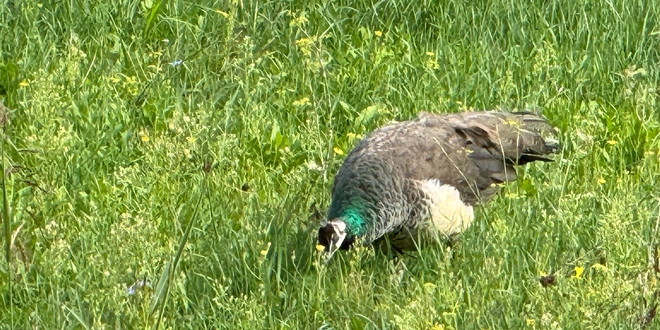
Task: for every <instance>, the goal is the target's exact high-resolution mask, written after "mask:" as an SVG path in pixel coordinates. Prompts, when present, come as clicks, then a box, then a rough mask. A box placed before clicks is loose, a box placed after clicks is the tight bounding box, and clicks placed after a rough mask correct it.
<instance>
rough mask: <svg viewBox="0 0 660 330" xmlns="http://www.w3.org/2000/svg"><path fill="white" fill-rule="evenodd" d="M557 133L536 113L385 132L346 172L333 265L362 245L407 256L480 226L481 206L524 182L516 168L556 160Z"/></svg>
mask: <svg viewBox="0 0 660 330" xmlns="http://www.w3.org/2000/svg"><path fill="white" fill-rule="evenodd" d="M551 134H556V132H555V131H554V129H553V128H552V127H551V126H550V125H549V124H548V123H547V122H546V121H545V120H544V119H543V118H541V117H539V116H537V115H534V114H532V113H530V112H515V113H504V112H492V111H489V112H466V113H461V114H447V115H434V114H429V113H421V114H420V115H419V116H418V118H417V119H414V120H410V121H405V122H399V123H395V124H390V125H387V126H384V127H382V128H379V129H377V130H375V131H373V132H372V133H371V134H369V135H368V136H366V137H365V138H364V139H362V140H361V141H360V142H359V143H358V144H357V146H356V147H355V148H354V149H353V150H352V151H351V152H350V153H349V154H348V156H347V157H346V160H345V161H344V163H343V164H342V166H341V167H340V168H339V171H338V172H337V175H336V176H335V180H334V186H333V189H332V203H331V205H330V209H329V211H328V216H327V220H325V221H323V222H322V223H321V227H320V228H319V231H318V242H319V244H320V245H322V246H324V248H325V250H326V251H328V252H329V255H328V258H329V257H330V256H332V254H333V253H334V252H335V251H337V250H338V249H348V248H349V247H350V246H351V245H352V244H353V243H354V242H355V240H356V239H358V238H360V239H361V242H362V243H363V244H365V245H368V244H374V243H379V244H377V245H380V246H383V245H386V246H387V247H391V248H393V249H394V250H396V251H404V250H413V249H415V248H416V244H417V243H418V242H419V240H418V238H421V239H422V240H424V239H428V238H431V239H442V238H446V237H450V236H454V235H455V234H458V233H460V232H462V231H463V230H465V229H466V228H468V226H469V225H470V223H471V222H472V221H473V219H474V213H473V205H475V204H479V203H484V202H487V201H488V200H490V199H491V198H492V197H493V196H494V195H495V194H496V193H497V192H498V191H499V188H500V186H501V184H502V183H505V182H510V181H513V180H516V170H515V169H514V165H523V164H526V163H529V162H533V161H537V160H538V161H550V160H551V159H550V158H548V157H547V156H548V155H550V154H552V153H556V152H557V151H558V150H559V145H558V144H556V143H555V142H551V140H550V139H549V138H548V139H547V141H546V140H545V139H544V136H549V135H551ZM381 243H385V244H381Z"/></svg>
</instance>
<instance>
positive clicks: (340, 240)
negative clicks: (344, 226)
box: [325, 235, 344, 264]
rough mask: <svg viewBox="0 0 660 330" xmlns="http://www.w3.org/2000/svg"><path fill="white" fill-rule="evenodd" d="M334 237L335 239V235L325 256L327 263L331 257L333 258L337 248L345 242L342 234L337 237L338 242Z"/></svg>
mask: <svg viewBox="0 0 660 330" xmlns="http://www.w3.org/2000/svg"><path fill="white" fill-rule="evenodd" d="M333 236H334V235H333ZM334 239H335V237H333V241H332V243H330V246H329V247H328V253H327V254H326V256H325V263H326V264H327V263H328V262H330V258H332V256H333V255H334V254H335V252H337V250H339V247H340V246H341V244H342V243H343V242H344V237H342V236H339V237H336V239H337V241H336V242H335V241H334Z"/></svg>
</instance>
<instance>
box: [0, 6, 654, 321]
mask: <svg viewBox="0 0 660 330" xmlns="http://www.w3.org/2000/svg"><path fill="white" fill-rule="evenodd" d="M0 31H1V32H0V94H1V95H2V98H4V107H2V110H3V113H6V114H7V116H8V118H9V121H8V122H7V123H6V125H4V126H3V127H4V131H3V132H4V134H3V140H2V152H3V157H4V160H3V163H4V167H3V168H4V172H3V173H4V179H3V182H4V185H5V193H6V199H7V204H5V205H8V208H7V207H4V212H3V213H2V214H3V216H2V221H3V226H2V228H3V229H2V230H3V231H4V233H3V235H2V237H3V247H4V246H8V247H9V253H6V254H5V258H3V261H2V262H1V263H0V287H2V289H1V290H0V292H2V295H1V297H0V328H2V329H10V328H11V329H28V328H30V329H54V328H60V329H109V328H114V329H140V328H158V327H160V328H163V329H175V328H176V329H180V328H192V329H223V328H226V329H271V328H286V329H290V328H292V329H310V328H322V329H329V328H335V329H346V328H352V329H363V328H364V329H380V328H382V329H431V328H432V329H520V328H529V329H560V328H561V329H640V328H641V329H652V328H655V327H658V326H659V325H660V321H658V320H657V318H654V317H653V316H654V313H655V310H656V308H657V305H658V304H659V303H660V301H659V300H660V297H659V295H660V287H659V283H658V282H659V280H660V271H659V270H658V250H659V249H660V243H659V240H658V237H659V233H658V231H659V229H658V223H659V221H660V220H659V219H660V211H659V204H660V203H659V201H660V189H659V188H658V187H660V184H659V183H658V181H659V180H660V158H659V157H660V156H659V155H660V137H659V136H660V110H658V109H660V69H659V64H660V3H658V2H657V1H650V0H633V1H628V2H625V3H624V2H612V1H602V0H601V1H599V0H596V1H566V0H554V1H552V0H551V1H544V2H540V1H536V2H528V1H522V2H516V1H502V0H496V1H452V2H449V1H438V2H436V1H417V2H408V1H396V0H391V1H388V0H384V1H380V2H366V1H358V2H350V1H334V2H332V1H310V2H307V1H298V0H290V1H269V2H258V1H254V2H253V1H238V0H229V1H206V0H203V1H198V2H188V1H134V0H121V1H118V2H116V3H112V4H110V3H109V2H102V1H86V2H82V1H66V2H55V1H51V2H49V1H44V2H42V3H39V2H36V1H31V0H26V1H3V2H2V5H1V6H0ZM498 107H500V108H506V109H525V108H534V109H538V110H540V111H541V112H542V113H543V114H544V115H545V116H546V117H547V118H548V119H549V120H550V121H551V122H552V123H553V124H554V125H556V126H557V127H558V129H559V130H560V131H561V136H560V138H561V142H562V144H563V145H564V151H563V153H562V154H561V155H559V156H558V157H557V161H556V162H554V163H548V164H534V165H530V166H527V167H525V168H524V169H522V170H521V172H522V173H523V175H522V178H521V179H520V180H519V181H518V182H517V183H516V184H513V185H510V186H508V187H507V188H506V189H505V190H504V191H503V193H502V194H501V196H500V197H498V198H497V199H496V200H495V201H493V202H492V203H490V204H488V205H487V206H485V207H483V208H480V209H479V212H478V215H477V220H476V221H475V223H474V225H473V226H472V227H471V228H470V229H469V230H468V231H466V232H465V233H464V234H463V235H462V237H461V239H460V242H459V243H458V244H457V245H455V246H453V247H448V246H432V247H427V248H424V250H422V251H419V252H418V253H414V254H411V255H407V256H405V257H403V258H400V259H399V260H396V261H395V260H389V259H387V258H385V257H382V256H378V255H373V252H371V251H370V250H368V249H356V250H354V251H351V252H348V253H344V254H338V255H337V258H336V260H334V261H333V263H331V264H330V265H329V266H328V267H324V266H322V265H319V260H320V255H319V253H318V252H317V251H316V250H315V249H314V242H315V238H314V232H315V229H316V228H317V224H318V221H320V219H322V217H323V215H324V213H325V211H326V208H327V206H328V204H329V192H330V188H331V184H332V178H333V175H334V173H335V171H336V170H337V168H338V166H339V165H340V164H341V161H342V158H343V157H345V154H346V153H347V152H348V151H349V150H350V148H351V147H352V146H353V145H354V144H355V143H356V142H357V140H358V139H359V137H360V136H361V135H364V134H366V133H367V132H369V131H371V130H373V129H374V128H376V127H378V126H380V125H383V124H386V123H388V122H390V121H392V120H405V119H409V118H413V117H415V116H416V114H417V113H418V112H419V111H422V110H426V111H431V112H437V113H444V112H457V111H463V110H470V109H491V108H498ZM8 240H10V241H11V242H9V244H7V241H8ZM548 274H551V275H553V276H554V285H548V286H547V287H544V286H542V285H541V283H540V281H539V279H540V278H541V276H546V275H548ZM140 280H146V281H147V282H148V283H149V285H147V286H145V287H143V288H142V289H139V290H137V291H136V293H134V294H129V293H128V292H127V288H129V287H130V286H131V285H132V284H134V283H138V282H139V281H140Z"/></svg>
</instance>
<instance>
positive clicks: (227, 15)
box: [215, 9, 229, 18]
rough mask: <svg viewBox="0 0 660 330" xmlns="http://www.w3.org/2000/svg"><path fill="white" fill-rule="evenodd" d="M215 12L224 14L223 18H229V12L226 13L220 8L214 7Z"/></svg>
mask: <svg viewBox="0 0 660 330" xmlns="http://www.w3.org/2000/svg"><path fill="white" fill-rule="evenodd" d="M215 12H216V13H218V14H220V15H222V16H224V17H225V18H229V14H227V13H226V12H224V11H222V10H220V9H216V10H215Z"/></svg>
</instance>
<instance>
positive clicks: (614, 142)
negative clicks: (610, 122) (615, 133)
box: [607, 140, 617, 146]
mask: <svg viewBox="0 0 660 330" xmlns="http://www.w3.org/2000/svg"><path fill="white" fill-rule="evenodd" d="M616 143H617V142H616V141H615V140H608V141H607V144H609V145H611V146H613V145H615V144H616Z"/></svg>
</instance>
